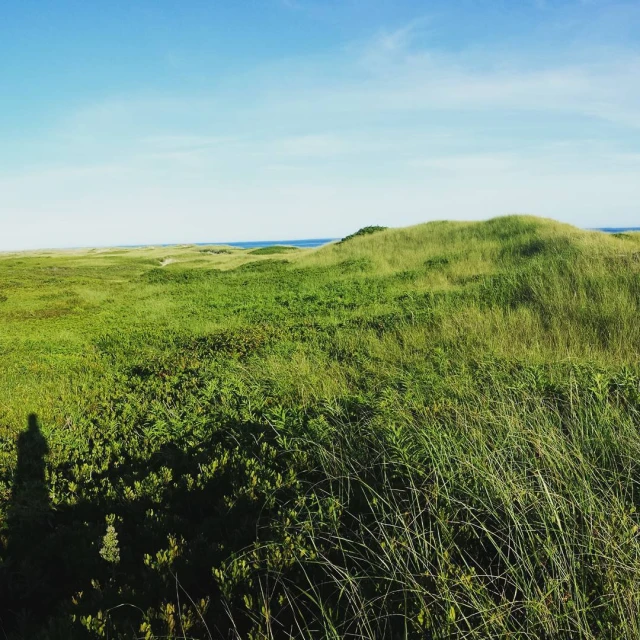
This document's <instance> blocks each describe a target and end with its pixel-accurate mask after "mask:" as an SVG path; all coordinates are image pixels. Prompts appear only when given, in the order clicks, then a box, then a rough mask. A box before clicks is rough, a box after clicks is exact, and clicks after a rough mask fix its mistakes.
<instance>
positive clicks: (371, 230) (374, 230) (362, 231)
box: [340, 225, 387, 243]
mask: <svg viewBox="0 0 640 640" xmlns="http://www.w3.org/2000/svg"><path fill="white" fill-rule="evenodd" d="M385 229H387V227H381V226H378V225H371V226H369V227H362V229H358V231H356V232H355V233H352V234H350V235H348V236H345V237H344V238H342V240H340V242H341V243H342V242H347V241H348V240H352V239H353V238H359V237H360V236H368V235H371V234H372V233H378V231H384V230H385Z"/></svg>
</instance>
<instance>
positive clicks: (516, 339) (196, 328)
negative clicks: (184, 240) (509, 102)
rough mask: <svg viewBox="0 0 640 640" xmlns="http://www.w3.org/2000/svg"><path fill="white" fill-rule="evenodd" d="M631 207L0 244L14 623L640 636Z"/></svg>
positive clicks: (8, 595)
mask: <svg viewBox="0 0 640 640" xmlns="http://www.w3.org/2000/svg"><path fill="white" fill-rule="evenodd" d="M639 313H640V234H637V233H636V234H634V233H627V234H616V235H606V234H603V233H599V232H587V231H581V230H578V229H576V228H573V227H570V226H566V225H562V224H559V223H556V222H553V221H550V220H542V219H537V218H533V217H520V216H514V217H506V218H497V219H494V220H490V221H487V222H481V223H452V222H432V223H428V224H424V225H418V226H415V227H411V228H406V229H387V230H377V231H375V232H374V233H370V234H365V235H359V236H358V235H356V236H355V237H352V238H350V239H349V240H347V241H346V242H342V243H336V244H332V245H329V246H326V247H323V248H320V249H314V250H306V249H305V250H297V249H293V248H290V247H279V248H275V249H274V248H272V249H268V250H267V249H259V250H254V251H250V250H246V251H245V250H240V249H233V248H229V247H214V246H211V247H201V246H182V247H170V248H167V247H162V248H143V249H118V250H115V249H114V250H99V249H96V250H78V251H50V252H47V251H40V252H30V253H20V254H17V253H16V254H0V323H1V324H0V327H1V329H0V637H6V638H10V639H13V638H30V639H31V638H33V639H43V640H44V639H54V638H55V639H58V638H60V639H62V638H65V639H68V638H112V639H115V638H123V639H124V638H146V639H149V638H198V639H208V638H233V637H237V638H243V639H244V638H254V639H257V638H290V637H295V638H336V639H337V638H390V639H396V638H397V639H400V638H488V637H505V638H507V637H508V638H593V639H596V638H598V639H599V638H630V639H631V638H633V639H636V638H639V637H640V537H639V536H640V531H639V525H640V516H639V514H638V507H639V506H640V362H639V361H640V358H639V354H640V321H639V320H638V317H639Z"/></svg>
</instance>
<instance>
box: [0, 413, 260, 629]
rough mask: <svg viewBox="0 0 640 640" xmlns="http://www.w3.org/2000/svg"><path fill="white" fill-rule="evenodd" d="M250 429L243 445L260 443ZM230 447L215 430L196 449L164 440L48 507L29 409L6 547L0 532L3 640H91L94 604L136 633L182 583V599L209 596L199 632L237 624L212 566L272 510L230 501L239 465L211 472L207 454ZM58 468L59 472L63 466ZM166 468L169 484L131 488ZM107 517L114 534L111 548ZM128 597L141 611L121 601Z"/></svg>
mask: <svg viewBox="0 0 640 640" xmlns="http://www.w3.org/2000/svg"><path fill="white" fill-rule="evenodd" d="M246 426H247V429H248V431H247V434H246V435H247V440H249V439H251V440H253V436H252V435H251V433H250V432H251V431H252V429H251V426H250V425H246ZM227 445H228V443H226V442H224V437H221V435H220V434H219V433H212V434H211V435H210V437H209V438H208V439H207V442H202V443H200V444H199V445H198V446H196V447H193V448H180V447H177V446H175V445H173V444H166V445H164V446H161V447H159V449H158V450H156V451H155V452H154V453H152V454H151V456H150V457H148V458H146V459H145V460H129V461H128V462H127V463H125V464H122V465H120V466H118V467H117V468H113V467H111V468H109V469H108V470H106V471H104V472H102V473H98V474H94V476H93V478H92V482H93V486H94V487H98V486H100V487H102V489H101V490H100V491H96V492H95V493H93V494H91V493H90V494H88V495H87V494H85V497H84V499H82V498H80V499H78V500H77V501H76V502H75V503H73V504H71V503H67V504H62V505H61V504H55V505H52V504H51V502H50V498H49V486H48V483H47V474H46V464H47V455H48V452H49V447H48V445H47V441H46V438H45V436H44V435H43V434H42V432H41V430H40V426H39V423H38V419H37V417H36V416H35V415H30V416H29V420H28V427H27V429H26V430H25V431H24V432H22V433H21V434H20V436H19V439H18V443H17V449H18V451H17V464H16V467H15V471H14V474H13V485H12V494H11V500H10V504H9V505H8V508H7V512H6V513H7V517H6V519H5V523H4V536H3V539H4V547H3V545H2V543H1V542H2V538H0V638H6V639H8V640H17V639H19V638H30V639H33V640H35V639H38V640H40V639H43V640H44V639H46V640H54V639H56V640H57V639H58V638H60V639H62V638H65V639H69V638H85V637H95V635H94V633H96V632H98V633H96V635H101V633H100V632H99V630H98V628H97V627H93V626H92V627H91V628H90V630H89V628H85V629H83V624H81V623H80V622H79V621H80V620H81V619H82V618H83V616H86V615H87V614H89V613H93V614H94V622H95V612H96V611H98V610H102V611H104V612H105V614H106V615H108V617H109V619H110V622H109V623H108V624H109V626H110V627H111V629H114V628H117V629H118V630H120V631H123V632H124V633H125V635H126V637H135V636H136V635H137V634H138V631H139V627H140V624H141V623H142V622H143V620H144V619H145V612H148V611H150V608H153V607H155V606H157V604H158V603H159V602H162V601H167V600H168V601H171V599H175V594H176V589H177V584H178V578H179V582H180V588H181V593H182V597H183V598H184V599H186V600H188V599H189V598H190V597H191V596H192V595H193V596H194V597H197V598H198V602H200V599H201V598H205V599H206V600H207V601H208V604H207V605H206V607H205V608H204V609H202V611H203V613H204V611H205V610H206V611H207V612H206V613H205V614H204V618H206V625H208V627H207V628H206V632H205V631H204V630H203V629H202V628H201V629H200V633H199V634H198V635H197V636H196V637H216V638H217V637H228V634H229V631H230V627H229V625H230V622H229V618H228V615H227V609H226V606H225V604H224V602H223V601H222V598H221V594H220V591H219V589H218V586H217V583H216V581H215V580H214V577H213V575H212V567H215V566H217V565H219V564H220V562H222V561H223V560H224V559H226V558H227V557H228V556H229V554H230V553H233V552H237V551H239V550H241V549H243V548H245V547H246V546H247V545H249V544H251V543H252V542H253V541H254V539H255V536H256V530H257V527H258V521H259V519H260V517H261V516H263V515H264V513H265V512H264V509H263V507H262V505H261V504H259V502H260V501H258V503H256V501H255V500H251V499H246V498H243V497H239V496H236V498H235V499H234V501H233V504H230V502H229V500H230V498H231V496H233V495H234V487H235V486H236V483H237V481H238V479H239V477H242V476H243V472H242V469H241V468H239V466H241V465H240V463H239V461H238V464H229V465H228V466H227V467H226V468H222V469H220V470H218V471H216V472H215V473H211V474H209V475H208V474H204V473H203V472H202V469H203V468H204V467H206V465H207V463H210V462H211V459H212V450H214V449H215V448H216V447H218V451H222V452H224V448H225V447H226V446H227ZM239 446H240V447H245V446H246V447H248V446H249V442H248V441H247V442H246V443H239ZM219 447H222V449H220V448H219ZM70 464H71V463H70ZM63 466H64V465H63ZM57 473H58V474H60V473H62V474H64V473H65V470H64V468H63V467H58V468H57ZM162 474H166V475H167V476H169V477H171V478H172V480H168V478H164V482H163V483H162V486H160V485H158V486H156V487H155V490H153V491H140V492H139V493H138V494H137V495H135V496H133V495H131V496H128V495H127V488H130V487H132V486H135V485H136V484H137V483H141V484H142V485H144V486H145V487H146V486H147V484H148V483H151V482H153V483H155V482H156V481H157V479H158V478H159V477H160V476H161V475H162ZM192 479H195V481H196V482H195V484H193V483H192V482H191V480H192ZM138 486H140V485H138ZM110 522H111V523H112V525H113V527H114V530H115V532H116V538H115V539H112V541H111V545H112V549H111V552H110V553H109V554H106V553H104V548H105V546H106V539H107V537H106V534H107V531H108V524H109V523H110ZM1 524H2V523H0V525H1ZM171 540H175V541H176V543H175V544H176V545H177V546H176V549H175V550H172V542H171ZM178 547H179V548H180V549H179V551H178V550H177V549H178ZM167 554H169V555H170V556H171V557H170V559H167V557H166V556H167ZM174 555H175V557H173V556H174ZM182 590H184V591H182ZM127 603H131V604H132V605H134V606H130V607H129V606H127V607H124V608H123V604H127ZM199 608H200V607H199ZM109 612H111V613H109ZM74 615H75V618H76V621H75V623H73V622H72V617H73V616H74ZM204 618H202V621H203V622H204ZM198 621H199V618H198V616H196V622H197V623H198V624H199V622H198ZM155 624H158V625H159V626H163V625H164V623H163V622H162V621H161V620H158V621H157V623H155V622H154V625H155ZM113 625H115V626H113ZM84 626H85V627H87V625H86V624H85V625H84ZM164 627H166V625H164ZM111 629H110V630H111ZM110 630H108V631H107V634H108V633H109V631H110ZM193 631H194V632H195V631H196V629H193ZM127 634H131V635H130V636H129V635H127Z"/></svg>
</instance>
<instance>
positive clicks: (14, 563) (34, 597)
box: [0, 414, 50, 619]
mask: <svg viewBox="0 0 640 640" xmlns="http://www.w3.org/2000/svg"><path fill="white" fill-rule="evenodd" d="M48 453H49V447H48V446H47V441H46V438H45V437H44V435H43V434H42V432H41V431H40V425H39V424H38V418H37V416H36V415H35V414H31V415H29V418H28V426H27V430H26V431H23V432H22V433H21V434H20V436H19V437H18V460H17V464H16V469H15V473H14V477H13V489H12V493H11V503H10V505H9V509H8V513H7V546H6V552H5V554H4V556H5V557H4V563H3V564H4V567H3V571H2V574H0V580H1V581H2V583H3V584H2V585H0V591H2V592H4V593H3V594H2V596H3V600H4V602H3V605H4V606H3V608H4V609H5V611H6V612H7V613H8V614H9V616H10V618H14V619H16V618H20V617H27V616H30V615H31V614H32V613H33V612H34V610H35V609H36V608H37V601H38V600H39V599H40V594H41V593H42V590H43V588H46V587H47V586H50V576H49V575H48V573H49V571H48V566H47V565H48V562H47V559H46V558H45V557H43V553H42V550H43V547H42V542H43V541H44V539H45V538H46V537H47V533H48V529H49V528H50V505H49V488H48V486H47V480H46V474H45V466H46V456H47V454H48ZM33 605H35V606H33ZM5 615H6V614H5Z"/></svg>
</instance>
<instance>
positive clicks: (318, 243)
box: [118, 238, 340, 249]
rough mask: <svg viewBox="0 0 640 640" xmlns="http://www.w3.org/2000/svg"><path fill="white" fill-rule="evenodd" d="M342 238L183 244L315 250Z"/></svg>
mask: <svg viewBox="0 0 640 640" xmlns="http://www.w3.org/2000/svg"><path fill="white" fill-rule="evenodd" d="M339 239H340V238H305V239H303V240H254V241H252V242H186V243H183V244H188V245H192V246H195V247H212V246H213V247H220V246H224V247H237V248H238V249H260V248H262V247H273V246H274V245H285V246H289V247H298V248H299V249H313V248H314V247H322V246H324V245H325V244H329V243H330V242H334V241H335V240H339ZM151 246H153V247H176V246H180V245H179V244H176V243H175V242H172V243H168V244H153V245H150V244H125V245H120V246H119V247H118V248H120V249H143V248H145V247H151Z"/></svg>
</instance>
